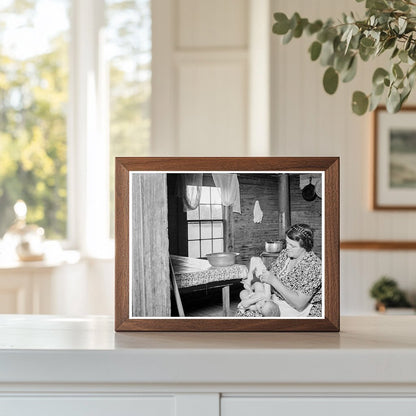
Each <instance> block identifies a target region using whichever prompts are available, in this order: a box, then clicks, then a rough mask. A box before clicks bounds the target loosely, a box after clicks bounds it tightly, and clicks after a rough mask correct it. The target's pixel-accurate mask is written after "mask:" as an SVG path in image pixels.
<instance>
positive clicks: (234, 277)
mask: <svg viewBox="0 0 416 416" xmlns="http://www.w3.org/2000/svg"><path fill="white" fill-rule="evenodd" d="M170 262H171V272H172V273H171V274H172V276H173V277H174V278H172V286H173V290H174V294H175V299H176V303H177V306H178V311H179V316H185V313H184V310H183V306H182V301H181V297H180V292H182V293H187V292H195V291H199V290H208V289H213V288H221V289H222V306H223V315H224V316H230V286H231V285H232V284H234V283H237V282H239V281H241V279H242V278H244V277H245V276H246V274H247V268H246V267H245V266H243V265H241V264H234V265H232V266H226V267H211V265H210V264H209V262H208V260H203V259H195V258H191V257H184V256H177V255H171V256H170Z"/></svg>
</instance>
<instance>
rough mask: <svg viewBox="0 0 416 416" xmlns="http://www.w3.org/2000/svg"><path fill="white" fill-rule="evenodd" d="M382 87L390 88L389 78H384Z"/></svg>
mask: <svg viewBox="0 0 416 416" xmlns="http://www.w3.org/2000/svg"><path fill="white" fill-rule="evenodd" d="M384 85H385V86H386V87H390V79H389V78H384Z"/></svg>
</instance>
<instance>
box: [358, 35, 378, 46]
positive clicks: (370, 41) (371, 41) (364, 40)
mask: <svg viewBox="0 0 416 416" xmlns="http://www.w3.org/2000/svg"><path fill="white" fill-rule="evenodd" d="M374 44H375V40H374V39H373V38H365V37H364V38H362V39H361V41H360V46H363V47H364V48H372V47H373V46H374Z"/></svg>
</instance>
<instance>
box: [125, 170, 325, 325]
mask: <svg viewBox="0 0 416 416" xmlns="http://www.w3.org/2000/svg"><path fill="white" fill-rule="evenodd" d="M129 175H130V181H129V186H130V190H129V193H130V198H129V199H130V210H129V216H130V218H129V224H130V233H129V235H130V244H129V246H130V253H129V259H130V264H129V268H130V273H129V276H130V282H129V284H130V290H129V296H130V299H129V302H130V318H131V319H134V318H146V317H151V318H166V317H180V318H190V319H192V318H199V319H201V318H202V319H203V318H234V319H255V318H271V319H284V318H287V319H293V318H297V319H300V318H323V317H324V316H325V314H324V311H323V305H324V302H323V297H324V293H323V292H324V287H325V285H324V275H325V274H324V263H323V261H322V259H324V258H325V256H324V248H325V244H324V238H323V235H324V233H323V229H324V223H323V222H324V221H323V219H324V218H325V215H324V212H323V210H324V206H325V204H324V195H325V192H324V189H323V187H324V183H325V180H324V172H320V171H311V172H296V171H294V172H287V171H281V172H279V171H276V172H223V171H221V172H177V173H176V172H142V171H140V172H137V171H136V172H135V171H133V172H130V173H129Z"/></svg>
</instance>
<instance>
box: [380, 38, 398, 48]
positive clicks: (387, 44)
mask: <svg viewBox="0 0 416 416" xmlns="http://www.w3.org/2000/svg"><path fill="white" fill-rule="evenodd" d="M395 44H396V38H394V37H393V38H387V39H386V40H385V42H384V43H383V48H384V49H390V48H392V47H393V46H394V45H395Z"/></svg>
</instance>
